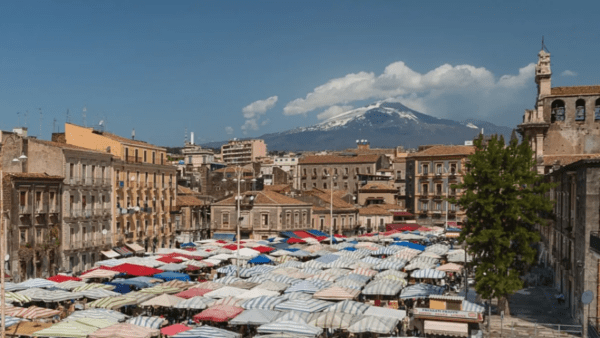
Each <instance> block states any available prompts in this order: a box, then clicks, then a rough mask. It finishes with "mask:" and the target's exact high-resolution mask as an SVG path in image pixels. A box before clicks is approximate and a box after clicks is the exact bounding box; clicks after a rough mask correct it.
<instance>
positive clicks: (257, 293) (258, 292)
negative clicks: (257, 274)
mask: <svg viewBox="0 0 600 338" xmlns="http://www.w3.org/2000/svg"><path fill="white" fill-rule="evenodd" d="M261 296H279V292H277V291H270V290H266V289H252V290H248V291H246V292H244V293H242V294H241V295H237V296H236V298H239V299H250V298H256V297H261Z"/></svg>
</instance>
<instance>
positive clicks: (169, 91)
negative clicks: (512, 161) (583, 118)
mask: <svg viewBox="0 0 600 338" xmlns="http://www.w3.org/2000/svg"><path fill="white" fill-rule="evenodd" d="M461 5H462V6H460V7H452V6H451V5H449V4H443V3H438V4H437V6H422V5H418V4H410V3H392V2H369V3H361V2H334V1H332V2H326V3H318V2H308V3H307V2H302V3H279V2H265V1H262V2H253V3H251V4H250V3H244V2H228V3H210V2H201V3H195V2H177V3H175V4H166V3H161V2H126V3H121V2H103V3H99V4H80V3H71V2H53V3H46V2H35V3H28V4H20V3H5V4H2V5H1V6H2V11H1V13H2V14H0V17H1V18H2V24H1V25H2V28H3V31H4V32H5V34H4V36H3V37H2V41H3V46H5V57H4V60H3V62H2V63H1V64H0V65H1V66H0V70H1V71H2V73H3V75H4V80H5V83H7V86H6V88H5V91H3V93H2V96H1V98H2V101H3V102H4V105H3V109H2V114H3V116H4V119H3V121H2V122H1V124H0V127H1V128H2V129H5V130H6V129H12V128H13V127H17V126H19V125H21V126H23V125H25V122H26V121H27V123H26V124H27V126H28V127H29V130H30V135H35V136H39V134H40V113H39V112H40V110H39V109H40V108H41V111H42V112H43V116H42V120H41V130H42V135H41V137H42V138H45V139H49V136H50V132H51V131H52V128H53V119H56V120H57V122H56V125H57V126H62V125H64V122H65V120H66V111H67V109H69V110H70V116H71V119H70V121H71V122H73V123H77V124H84V121H83V116H82V110H83V108H84V107H86V118H85V124H86V125H88V126H95V125H98V123H99V122H100V121H101V120H102V121H104V124H105V126H106V128H107V129H108V130H109V131H111V132H113V133H116V134H118V135H121V136H124V137H128V136H129V135H130V134H131V130H132V129H135V130H136V139H141V140H145V141H148V142H151V143H153V144H158V145H162V146H181V145H182V144H183V140H184V130H185V129H186V128H187V131H188V132H192V131H194V132H195V134H196V141H197V143H204V142H209V141H222V140H226V139H228V138H233V137H238V138H239V137H257V136H260V135H262V134H264V133H269V132H278V131H283V130H287V129H292V128H295V127H302V126H308V125H312V124H315V123H318V122H319V121H322V120H323V119H326V118H327V117H330V116H332V115H334V114H336V113H339V112H342V111H343V110H344V109H349V108H350V107H354V108H356V107H360V106H363V105H365V104H368V103H370V102H374V101H377V100H382V99H387V98H395V99H396V100H398V101H400V102H402V103H403V104H405V105H406V106H408V107H410V108H412V109H415V110H418V111H421V112H423V113H426V114H430V115H432V116H436V117H443V118H450V119H455V120H458V121H461V120H464V119H467V118H479V119H482V120H486V121H489V122H492V123H495V124H498V125H504V126H508V127H514V126H516V124H517V123H519V122H520V121H521V119H522V116H523V111H524V109H531V108H532V106H533V102H532V101H531V99H530V98H531V97H532V96H533V95H534V94H535V83H534V81H533V64H534V63H535V61H536V54H537V52H538V51H539V49H540V46H541V38H542V36H545V39H546V45H547V46H548V48H549V50H550V52H551V53H552V57H553V58H552V60H553V71H554V75H553V85H554V86H567V85H573V84H575V83H577V84H596V83H598V77H599V73H598V71H596V70H594V69H590V68H589V67H586V66H585V65H588V64H592V62H593V61H592V58H593V56H594V55H595V53H594V52H595V50H596V49H597V47H596V46H595V45H594V44H593V43H592V42H593V41H594V40H595V39H597V36H595V35H594V33H593V32H594V30H593V28H594V27H593V26H592V25H593V24H592V23H593V22H594V20H593V17H592V16H593V14H592V13H593V12H594V11H593V10H585V11H584V10H583V9H580V8H581V7H577V6H574V7H573V9H572V10H570V11H561V20H560V21H558V20H551V19H550V18H552V17H554V16H555V14H554V13H556V11H557V5H558V4H557V3H546V2H544V3H543V4H541V3H537V4H536V3H528V4H520V3H516V2H513V3H503V4H502V6H498V7H494V6H482V5H480V4H479V3H474V2H472V3H462V4H461ZM592 6H593V5H592ZM588 9H589V7H588ZM584 32H592V33H584ZM27 111H28V116H27V120H25V113H26V112H27ZM17 112H20V114H19V115H17ZM157 122H158V123H157ZM61 131H62V130H61Z"/></svg>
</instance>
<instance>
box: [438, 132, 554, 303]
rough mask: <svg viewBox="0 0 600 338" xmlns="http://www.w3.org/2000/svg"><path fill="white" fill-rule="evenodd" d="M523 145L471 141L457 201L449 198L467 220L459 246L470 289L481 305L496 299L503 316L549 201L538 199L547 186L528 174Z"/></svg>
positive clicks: (529, 160)
mask: <svg viewBox="0 0 600 338" xmlns="http://www.w3.org/2000/svg"><path fill="white" fill-rule="evenodd" d="M528 143H529V142H527V140H525V141H523V142H521V143H520V144H519V142H518V140H517V139H516V138H513V139H511V141H510V143H509V144H508V146H506V145H505V142H504V138H503V137H500V138H498V137H497V136H492V138H491V139H490V140H489V141H488V142H485V141H484V139H483V136H482V135H480V137H479V138H478V139H476V140H475V141H474V145H475V153H474V154H472V155H470V156H469V157H468V161H467V164H466V170H465V173H464V175H463V182H462V183H460V184H458V185H453V186H452V187H453V188H459V189H463V192H464V193H463V195H462V196H461V197H460V199H458V200H457V199H455V198H451V199H449V201H450V203H456V204H458V205H460V207H461V208H462V209H463V210H465V212H466V215H467V220H466V222H464V224H463V229H462V232H461V234H460V237H459V239H458V240H459V241H461V242H462V241H465V240H466V243H467V251H468V252H469V253H470V254H471V255H472V256H473V261H472V262H471V263H470V264H469V265H470V266H471V267H473V266H475V267H476V271H475V289H476V290H477V293H478V294H480V295H481V296H482V297H483V298H484V299H492V298H497V299H498V305H499V308H500V309H501V310H504V311H505V313H506V314H508V311H509V309H508V304H507V297H508V296H509V295H511V294H512V293H514V292H515V291H517V290H519V289H521V288H522V287H523V283H522V281H521V279H520V278H519V277H520V276H522V275H523V273H524V272H525V270H526V269H527V268H528V267H529V266H530V265H531V264H533V262H534V260H535V256H536V250H535V249H534V247H533V244H534V243H535V242H538V241H539V240H540V238H539V234H538V232H537V231H536V230H535V229H534V226H535V225H536V224H545V222H544V220H543V219H542V218H541V217H540V212H550V211H551V210H552V205H553V201H551V200H549V199H547V198H546V197H545V196H544V193H545V192H547V191H548V190H549V189H550V188H551V184H549V183H544V182H543V176H541V175H539V174H538V173H537V172H535V171H534V168H535V164H536V163H535V159H534V157H533V151H532V149H531V148H530V147H529V145H528Z"/></svg>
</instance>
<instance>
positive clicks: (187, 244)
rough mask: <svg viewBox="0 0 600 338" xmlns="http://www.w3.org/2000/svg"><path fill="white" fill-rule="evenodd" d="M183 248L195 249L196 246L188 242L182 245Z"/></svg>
mask: <svg viewBox="0 0 600 338" xmlns="http://www.w3.org/2000/svg"><path fill="white" fill-rule="evenodd" d="M180 246H181V247H182V248H188V247H195V246H196V244H194V243H192V242H188V243H183V244H181V245H180Z"/></svg>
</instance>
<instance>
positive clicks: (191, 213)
mask: <svg viewBox="0 0 600 338" xmlns="http://www.w3.org/2000/svg"><path fill="white" fill-rule="evenodd" d="M199 197H200V195H199V194H198V193H197V192H195V191H193V190H191V189H188V188H186V187H182V186H178V187H177V210H178V213H176V214H175V225H176V227H175V236H176V237H175V238H176V240H177V242H179V243H187V242H193V241H198V240H201V239H206V238H209V236H210V233H209V232H210V202H208V201H206V200H202V199H200V198H199Z"/></svg>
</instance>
